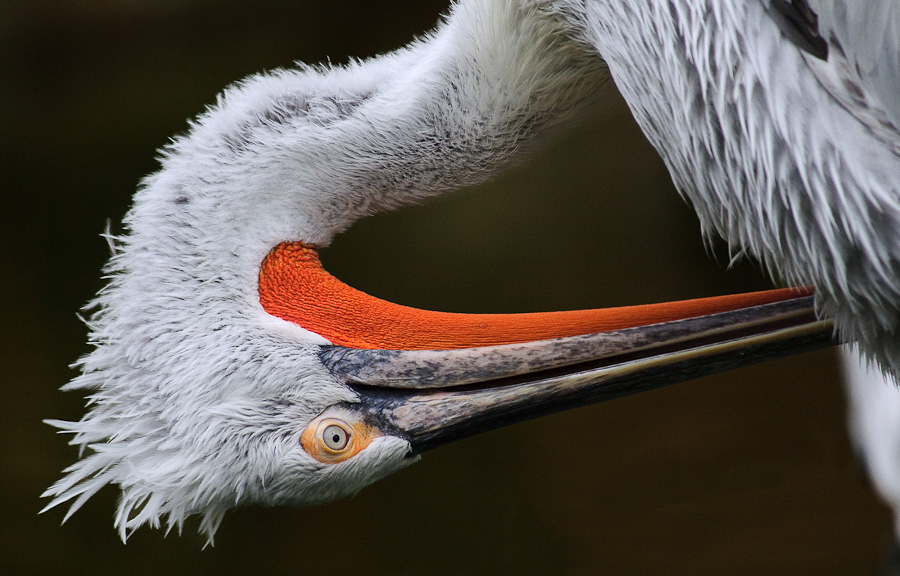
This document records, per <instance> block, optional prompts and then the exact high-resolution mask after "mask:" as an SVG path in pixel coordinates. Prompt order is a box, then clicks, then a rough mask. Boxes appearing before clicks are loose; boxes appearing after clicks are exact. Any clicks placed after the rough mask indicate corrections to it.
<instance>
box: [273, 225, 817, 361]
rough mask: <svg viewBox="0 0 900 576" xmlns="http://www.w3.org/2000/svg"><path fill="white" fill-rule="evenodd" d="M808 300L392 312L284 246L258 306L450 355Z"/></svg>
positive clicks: (349, 337) (370, 338) (773, 295)
mask: <svg viewBox="0 0 900 576" xmlns="http://www.w3.org/2000/svg"><path fill="white" fill-rule="evenodd" d="M803 293H806V292H801V291H798V290H796V289H783V290H769V291H765V292H752V293H748V294H735V295H731V296H716V297H712V298H699V299H695V300H683V301H680V302H667V303H662V304H646V305H641V306H623V307H618V308H603V309H593V310H571V311H565V312H537V313H523V314H459V313H452V312H434V311H431V310H419V309H417V308H411V307H409V306H401V305H398V304H393V303H391V302H387V301H385V300H381V299H379V298H375V297H373V296H369V295H368V294H366V293H364V292H361V291H359V290H356V289H354V288H351V287H350V286H348V285H346V284H344V283H343V282H341V281H340V280H338V279H337V278H335V277H334V276H332V275H331V274H329V273H328V272H326V271H325V269H324V268H323V267H322V263H321V262H320V261H319V254H318V252H317V251H316V248H315V247H314V246H311V245H308V244H304V243H302V242H293V243H291V242H284V243H282V244H279V245H278V246H276V247H275V248H273V249H272V251H271V252H269V254H268V255H267V256H266V258H265V260H263V263H262V266H261V269H260V274H259V299H260V303H261V304H262V306H263V308H264V309H265V310H266V312H268V313H269V314H271V315H273V316H277V317H278V318H281V319H283V320H287V321H289V322H293V323H295V324H297V325H299V326H301V327H302V328H305V329H306V330H309V331H310V332H314V333H316V334H319V335H320V336H322V337H324V338H326V339H328V340H329V341H330V342H331V343H332V344H336V345H339V346H346V347H348V348H367V349H384V350H451V349H458V348H474V347H480V346H494V345H500V344H514V343H520V342H531V341H536V340H547V339H551V338H562V337H566V336H577V335H581V334H593V333H598V332H609V331H613V330H621V329H623V328H632V327H636V326H646V325H649V324H658V323H662V322H670V321H673V320H683V319H686V318H692V317H697V316H705V315H709V314H716V313H719V312H728V311H731V310H737V309H739V308H744V307H748V306H755V305H760V304H768V303H771V302H779V301H782V300H786V299H788V298H793V297H797V296H798V295H801V294H803Z"/></svg>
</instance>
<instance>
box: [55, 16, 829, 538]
mask: <svg viewBox="0 0 900 576" xmlns="http://www.w3.org/2000/svg"><path fill="white" fill-rule="evenodd" d="M578 17H579V14H578V13H577V12H572V13H566V14H565V17H563V16H561V15H559V14H556V13H554V12H552V11H549V10H546V9H545V8H544V7H543V6H542V5H541V4H540V3H535V4H527V3H519V2H514V1H500V2H487V1H474V2H468V3H465V4H463V5H458V6H456V7H455V8H454V10H453V11H452V13H451V15H450V16H449V17H448V18H447V20H446V21H445V22H444V23H443V24H442V25H441V26H440V27H439V28H438V30H437V31H436V32H434V33H433V34H431V35H429V36H427V37H425V38H423V39H422V40H420V41H417V42H415V43H413V44H411V45H410V46H408V47H406V48H404V49H401V50H399V51H397V52H394V53H391V54H387V55H384V56H381V57H378V58H375V59H372V60H368V61H365V62H354V63H351V64H349V65H347V66H344V67H329V68H300V69H296V70H281V71H276V72H273V73H270V74H265V75H258V76H254V77H251V78H249V79H247V80H245V81H243V82H241V83H239V84H237V85H235V86H233V87H231V88H229V89H228V90H226V91H225V92H224V94H223V95H222V96H221V97H220V98H219V100H218V102H217V103H216V105H214V106H213V107H211V108H210V109H209V110H208V111H207V112H206V113H204V114H203V115H202V116H201V117H200V118H199V119H197V120H196V121H195V122H194V123H193V124H192V125H191V128H190V131H189V133H187V134H186V135H185V136H183V137H179V138H177V139H176V140H174V141H173V142H172V144H171V145H169V146H168V147H166V148H165V149H164V150H163V152H162V156H161V167H160V169H159V171H158V172H156V173H155V174H153V175H151V176H150V177H148V178H147V179H145V181H144V182H143V183H142V185H141V186H140V189H139V190H138V192H137V194H136V195H135V198H134V204H133V207H132V208H131V210H130V211H129V213H128V215H127V216H126V218H125V228H126V233H125V234H123V235H121V236H119V237H115V238H111V242H112V244H113V251H114V254H113V256H112V258H111V260H110V262H109V264H108V265H107V268H106V275H107V277H108V279H109V280H108V285H107V286H106V287H105V288H104V289H102V290H101V291H100V293H99V295H98V296H97V298H96V299H95V300H94V301H93V303H92V304H90V305H89V308H90V310H91V312H90V317H89V320H88V325H89V329H90V332H91V342H92V343H93V345H94V349H93V351H92V352H90V353H89V354H88V355H87V356H85V357H84V358H82V359H81V360H80V361H79V362H78V365H77V366H78V368H79V370H80V374H79V375H78V376H77V377H76V378H74V379H73V380H72V381H71V382H70V383H69V384H68V385H66V386H65V389H67V390H86V391H88V392H89V402H88V410H87V413H86V415H85V416H84V417H83V418H82V419H81V420H80V421H78V422H63V421H52V422H51V423H52V424H53V425H55V426H57V427H59V428H60V429H61V430H63V431H64V432H67V433H71V434H73V439H72V443H73V444H75V445H77V446H79V447H80V449H81V450H82V451H83V452H84V455H83V458H82V459H81V460H79V461H78V462H77V463H75V464H74V465H72V466H71V467H69V468H68V469H67V470H66V471H65V473H66V475H65V476H64V477H63V478H62V479H61V480H60V481H59V482H57V483H56V484H55V485H54V486H53V487H51V488H50V489H49V490H48V491H47V493H46V496H49V497H52V501H51V502H50V504H49V505H48V508H50V507H54V506H57V505H59V504H61V503H64V502H70V508H69V514H71V513H73V512H74V511H75V510H77V509H78V508H79V507H80V506H82V505H83V504H84V503H85V501H87V500H88V499H89V498H90V497H91V496H92V495H93V494H94V493H96V492H97V491H98V490H99V489H101V488H102V487H103V486H105V485H107V484H113V485H117V486H118V487H119V488H120V489H121V491H122V497H121V499H120V502H119V507H118V512H117V514H116V521H115V522H116V526H117V527H118V529H119V531H120V533H121V535H122V537H123V539H124V538H125V537H126V535H127V533H128V532H129V531H130V530H132V529H134V528H136V527H138V526H141V525H143V524H149V525H151V526H158V525H159V524H160V523H161V522H164V523H166V524H167V525H168V527H169V528H172V527H177V528H179V529H180V528H181V527H182V524H183V522H184V520H185V518H187V517H188V516H190V515H200V516H201V530H202V531H204V532H205V533H206V534H208V535H209V537H210V538H211V537H212V535H213V533H214V532H215V531H216V528H217V526H218V525H219V523H220V521H221V519H222V517H223V514H224V512H225V511H226V510H227V509H229V508H232V507H234V506H239V505H243V504H248V503H262V504H266V505H282V504H289V505H306V504H313V503H319V502H324V501H327V500H331V499H334V498H339V497H342V496H346V495H349V494H352V493H354V492H356V491H358V490H360V489H361V488H362V487H364V486H366V485H367V484H369V483H371V482H374V481H376V480H378V479H379V478H382V477H384V476H386V475H388V474H391V473H392V472H395V471H397V470H399V469H401V468H403V467H405V466H408V465H409V464H411V463H413V462H415V461H416V460H417V459H418V457H419V455H420V454H421V453H423V452H425V451H427V450H429V449H432V448H435V447H437V446H440V445H443V444H445V443H447V442H450V441H452V440H455V439H457V438H461V437H465V436H470V435H472V434H476V433H479V432H482V431H485V430H489V429H492V428H495V427H497V426H500V425H503V424H507V423H511V422H516V421H520V420H524V419H527V418H532V417H535V416H538V415H541V414H545V413H549V412H553V411H557V410H562V409H566V408H570V407H573V406H577V405H581V404H585V403H589V402H595V401H598V400H601V399H605V398H612V397H616V396H621V395H623V394H628V393H632V392H635V391H640V390H643V389H648V388H652V387H656V386H660V385H663V384H666V383H669V382H673V381H678V380H684V379H686V378H690V377H693V376H697V375H701V374H704V373H708V372H710V371H715V370H721V369H725V368H728V367H731V366H734V365H737V364H740V363H745V362H746V361H747V360H748V359H749V358H751V357H752V358H763V357H766V356H767V355H777V354H784V353H788V352H795V351H799V350H801V349H806V348H809V347H815V346H821V345H823V344H824V343H826V342H827V341H828V340H829V338H830V326H829V324H828V323H827V322H818V321H817V320H816V318H815V314H814V311H813V308H812V304H811V298H810V297H809V296H808V295H805V294H803V293H797V292H792V291H775V292H767V293H760V294H754V295H742V296H734V297H721V298H713V299H707V300H700V301H689V302H683V303H675V304H664V305H654V306H638V307H633V308H626V309H614V310H593V311H575V312H562V313H547V314H525V315H512V316H504V315H486V316H469V315H463V314H442V313H436V312H429V311H421V310H414V309H410V308H406V307H402V306H398V305H394V304H390V303H387V302H384V301H381V300H378V299H376V298H373V297H371V296H368V295H366V294H363V293H361V292H358V291H356V290H354V289H352V288H350V287H349V286H346V285H344V284H342V283H341V282H340V281H338V280H337V279H336V278H334V277H332V276H330V275H329V274H328V273H327V272H326V271H325V270H324V268H323V267H322V265H321V263H320V261H319V258H318V253H317V249H318V248H319V247H322V246H327V245H328V244H329V242H330V241H331V240H332V238H333V237H334V236H335V235H336V234H338V233H339V232H341V231H342V230H344V229H346V228H347V227H348V226H349V225H350V224H352V223H353V222H354V221H356V220H357V219H359V218H361V217H364V216H366V215H369V214H372V213H374V212H378V211H382V210H387V209H392V208H395V207H398V206H400V205H403V204H408V203H412V202H417V201H420V200H423V199H425V198H427V197H430V196H434V195H437V194H441V193H444V192H448V191H450V190H453V189H457V188H460V187H463V186H466V185H469V184H472V183H476V182H480V181H483V180H484V179H486V178H487V177H488V176H490V175H491V174H493V173H495V172H497V171H498V170H500V169H502V168H503V167H505V166H507V165H509V164H510V163H511V162H513V161H514V160H515V159H516V158H518V157H519V156H520V155H521V152H522V151H523V150H527V149H528V148H529V147H530V146H532V144H533V143H534V142H536V141H537V140H538V139H539V137H540V135H541V134H544V133H546V131H548V130H549V129H552V128H553V127H554V126H556V125H558V124H559V123H561V122H563V121H564V120H566V119H567V118H570V117H572V116H574V115H576V114H577V113H578V112H579V111H580V110H582V109H583V108H584V107H586V106H588V105H590V104H591V103H593V102H595V99H596V95H597V94H598V93H600V92H601V91H602V90H603V89H604V88H605V86H606V85H607V84H608V81H609V78H608V71H607V69H606V66H605V64H604V63H603V61H602V60H600V59H599V58H597V56H596V54H595V52H594V51H593V48H592V47H591V46H589V45H588V44H586V43H584V42H582V41H580V40H579V39H578V35H577V34H574V33H573V26H574V23H575V22H577V20H578ZM792 346H794V348H792Z"/></svg>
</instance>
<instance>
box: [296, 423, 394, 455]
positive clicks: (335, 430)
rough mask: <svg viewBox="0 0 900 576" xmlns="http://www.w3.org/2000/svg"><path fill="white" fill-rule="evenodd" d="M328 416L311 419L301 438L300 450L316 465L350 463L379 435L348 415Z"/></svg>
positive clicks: (373, 429)
mask: <svg viewBox="0 0 900 576" xmlns="http://www.w3.org/2000/svg"><path fill="white" fill-rule="evenodd" d="M330 412H332V411H331V410H326V411H325V412H323V413H322V414H320V415H319V416H317V417H316V418H314V419H313V420H312V421H311V422H310V423H309V425H308V426H307V427H306V430H304V431H303V435H302V436H301V437H300V445H301V446H303V449H304V450H306V452H307V453H308V454H309V455H310V456H312V457H313V458H315V459H316V460H318V461H319V462H324V463H326V464H337V463H339V462H344V461H346V460H349V459H350V458H352V457H354V456H356V455H357V454H359V453H360V452H362V451H363V450H364V449H365V448H366V447H368V445H369V444H371V443H372V440H374V439H375V438H377V437H378V436H380V435H381V434H380V433H379V432H378V430H376V429H375V428H373V427H371V426H369V425H368V424H366V423H365V422H363V421H362V420H360V419H359V418H356V417H354V415H352V414H350V413H346V414H340V417H338V415H336V414H329V413H330Z"/></svg>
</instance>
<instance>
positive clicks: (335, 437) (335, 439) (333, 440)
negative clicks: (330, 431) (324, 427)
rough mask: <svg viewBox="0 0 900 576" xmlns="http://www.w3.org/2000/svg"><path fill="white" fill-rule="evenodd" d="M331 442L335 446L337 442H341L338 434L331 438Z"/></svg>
mask: <svg viewBox="0 0 900 576" xmlns="http://www.w3.org/2000/svg"><path fill="white" fill-rule="evenodd" d="M331 441H332V442H334V443H335V444H337V443H338V442H340V441H341V435H340V434H338V433H335V434H334V436H332V437H331Z"/></svg>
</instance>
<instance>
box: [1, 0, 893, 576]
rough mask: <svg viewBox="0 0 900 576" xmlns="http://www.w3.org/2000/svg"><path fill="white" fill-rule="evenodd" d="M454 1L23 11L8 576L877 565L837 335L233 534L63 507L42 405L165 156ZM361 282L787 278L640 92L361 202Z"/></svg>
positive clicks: (5, 492)
mask: <svg viewBox="0 0 900 576" xmlns="http://www.w3.org/2000/svg"><path fill="white" fill-rule="evenodd" d="M446 8H447V2H441V1H425V0H419V1H417V2H399V1H385V2H367V1H362V0H352V1H349V0H345V1H343V2H315V3H313V2H302V1H277V0H257V1H255V2H249V1H247V0H244V1H237V0H228V1H223V0H218V1H213V0H94V1H89V2H78V3H76V2H50V1H44V0H3V1H2V3H0V71H2V77H3V82H2V84H0V119H2V132H0V147H2V148H0V178H2V180H0V182H2V191H0V215H2V216H0V217H2V226H0V238H2V247H3V249H2V251H0V259H2V260H0V262H2V275H0V302H2V306H0V310H2V328H3V329H2V332H0V334H2V336H0V337H2V341H0V366H2V370H3V380H2V386H3V388H2V394H3V408H4V410H3V413H4V417H3V418H2V419H0V431H2V468H0V503H2V504H0V574H3V575H19V574H23V575H24V574H61V573H68V574H94V575H101V574H148V575H149V574H152V575H156V574H162V573H169V574H213V573H240V572H251V571H252V572H255V573H263V574H282V573H284V574H293V573H303V574H317V573H325V572H328V573H338V574H341V573H351V572H356V573H361V574H401V575H402V574H426V573H427V574H495V573H517V574H546V573H550V572H554V573H559V574H588V573H598V572H600V571H603V573H606V574H645V573H668V574H692V575H700V574H721V573H726V574H754V575H756V574H835V575H837V574H840V575H847V574H874V573H877V572H878V570H879V567H880V566H881V563H882V562H883V560H884V558H885V555H886V554H887V553H888V550H889V546H890V537H889V535H890V522H889V514H888V512H887V511H886V510H885V509H884V508H883V507H882V506H881V505H880V504H879V503H878V501H877V499H876V498H875V497H874V496H873V494H872V493H871V490H870V489H869V487H868V485H867V483H866V481H865V479H864V477H863V475H862V473H861V472H860V470H859V468H858V466H857V464H856V463H855V462H854V460H853V457H852V453H851V449H850V446H849V443H848V441H847V439H846V435H845V423H844V415H843V409H844V406H843V404H844V399H843V395H842V390H841V386H840V382H839V378H838V376H837V367H836V362H835V357H834V354H833V352H832V351H825V352H819V353H814V354H808V355H805V356H802V357H798V358H795V359H791V360H785V361H779V362H773V363H769V364H766V365H763V366H757V367H752V368H748V369H743V370H740V371H736V372H733V373H730V374H726V375H724V376H720V377H716V378H706V379H703V380H699V381H696V382H691V383H685V384H681V385H678V386H676V387H673V388H671V389H667V390H661V391H657V392H652V393H649V394H645V395H643V396H639V397H631V398H626V399H623V400H617V401H615V402H610V403H606V404H601V405H597V406H593V407H589V408H583V409H579V410H576V411H572V412H569V413H565V414H559V415H556V416H552V417H547V418H543V419H541V420H538V421H534V422H530V423H526V424H522V425H517V426H513V427H510V428H507V429H503V430H499V431H496V432H493V433H490V434H487V435H484V436H481V437H477V438H473V439H470V440H467V441H464V442H461V443H458V444H456V445H453V446H449V447H446V448H442V449H441V450H438V451H436V452H434V453H429V454H427V455H426V457H425V458H424V460H423V462H421V463H419V464H417V465H416V466H413V467H412V468H410V469H408V470H406V471H404V472H402V473H400V474H397V475H395V476H393V477H391V478H389V479H387V480H384V481H382V482H380V483H378V484H376V485H374V486H372V487H370V488H367V489H365V490H363V492H361V493H360V494H359V495H358V496H356V497H354V498H351V499H347V500H344V501H340V502H337V503H333V504H329V505H325V506H320V507H316V508H306V509H289V508H277V509H264V508H256V507H253V508H246V509H241V510H238V511H236V512H233V513H230V514H228V515H227V516H226V518H225V522H224V524H223V525H222V527H221V529H220V531H219V533H218V535H217V538H216V545H215V547H213V548H207V549H206V550H201V548H202V546H203V543H204V540H203V538H201V537H199V536H198V535H197V534H196V527H197V523H196V522H195V521H193V522H189V523H188V525H187V528H186V531H185V534H184V535H183V536H182V537H178V536H176V535H171V534H170V535H169V536H168V537H166V538H164V534H163V532H162V531H158V530H149V529H146V528H145V529H142V530H140V531H139V532H137V533H136V534H134V535H133V536H132V538H131V539H130V540H129V542H128V544H127V545H123V544H122V543H121V542H120V541H119V540H118V537H117V535H116V533H115V532H114V531H113V529H112V512H113V506H114V501H115V498H116V496H117V495H116V491H115V490H114V489H111V488H108V489H106V490H104V491H102V492H101V493H100V494H98V495H97V496H96V497H94V498H93V499H92V500H91V501H90V502H89V503H88V504H87V505H86V506H85V507H84V508H83V509H82V510H81V511H79V512H78V513H77V514H76V515H75V516H73V517H72V518H71V520H69V522H67V523H66V524H65V525H63V526H61V527H60V525H59V524H60V521H61V520H62V517H63V511H62V510H52V511H50V512H48V513H45V514H43V515H40V516H39V515H38V514H37V512H38V510H39V509H40V508H41V507H42V506H43V502H42V501H41V499H40V498H39V495H40V493H41V492H42V491H43V490H44V489H45V488H46V487H47V486H48V485H49V484H51V483H52V482H53V481H55V480H56V479H57V478H58V477H59V473H60V470H61V469H62V468H63V467H65V466H67V465H69V464H71V463H72V462H74V460H75V459H76V456H77V455H76V451H75V450H74V449H73V448H71V447H69V446H67V445H66V439H65V438H64V437H60V436H57V435H55V434H54V431H53V429H51V428H50V427H49V426H46V425H44V424H42V423H41V420H42V419H43V418H63V419H78V418H79V417H80V416H81V414H82V410H83V409H82V406H83V403H84V399H83V398H82V397H80V396H79V395H78V394H73V393H62V392H60V391H58V388H59V386H61V385H62V384H64V383H65V382H66V381H67V380H68V379H69V378H70V377H71V376H72V375H73V372H72V371H71V370H70V369H69V368H68V364H69V363H71V362H72V361H74V360H75V359H76V358H78V357H79V356H80V355H81V354H83V353H84V352H86V351H87V350H88V348H87V345H86V344H85V336H86V331H85V328H84V326H83V325H82V324H81V322H80V321H79V320H78V319H77V317H76V313H77V311H78V309H79V308H80V307H81V306H82V305H83V304H84V303H85V302H86V301H87V300H88V299H90V298H91V296H92V295H93V294H94V292H95V291H96V290H97V289H98V288H99V287H100V286H101V285H102V281H101V279H100V268H101V266H102V264H103V262H104V261H105V259H106V257H107V255H108V249H107V247H106V244H105V242H104V241H103V240H102V239H101V238H100V236H99V234H100V233H101V232H102V231H103V229H104V227H105V226H106V223H107V219H109V220H110V221H111V225H112V229H113V231H118V230H120V225H119V222H120V219H121V217H122V215H123V214H124V212H125V211H126V209H127V208H128V206H129V204H130V197H131V193H132V191H133V190H134V189H135V186H136V184H137V182H138V180H139V179H140V178H141V176H142V175H144V174H147V173H149V172H151V171H153V170H154V169H155V167H156V162H155V160H154V156H155V149H157V148H158V147H159V146H161V145H163V144H164V143H165V142H166V141H167V138H168V137H169V136H171V135H172V134H175V133H178V132H180V131H183V130H185V129H186V119H187V118H189V117H192V116H194V115H196V114H197V113H199V112H200V111H201V110H202V109H203V107H204V105H206V104H207V103H210V102H212V101H213V99H214V98H215V95H216V93H217V92H218V91H219V90H221V89H222V88H223V87H224V86H225V85H227V84H229V83H231V82H233V81H235V80H238V79H240V78H241V77H243V76H245V75H247V74H250V73H253V72H257V71H261V70H265V69H272V68H275V67H279V66H289V65H291V63H292V61H294V60H302V61H305V62H325V61H328V60H330V61H331V62H334V63H341V62H345V61H346V60H347V58H348V57H349V56H359V57H366V56H371V55H374V54H378V53H380V52H384V51H388V50H391V49H393V48H396V47H399V46H401V45H402V44H404V43H406V42H407V41H409V40H410V38H412V37H413V36H414V35H417V34H421V33H423V32H424V31H426V30H428V29H429V28H430V27H432V26H433V25H434V24H435V23H436V22H437V20H438V16H439V14H440V13H441V12H442V11H443V10H445V9H446ZM323 260H324V261H325V264H326V266H327V267H328V268H329V269H330V270H331V271H332V272H333V273H335V274H336V275H337V276H338V277H340V278H342V279H343V280H345V281H346V282H348V283H350V284H351V285H353V286H356V287H358V288H361V289H363V290H366V291H368V292H370V293H372V294H374V295H377V296H380V297H383V298H386V299H389V300H393V301H396V302H400V303H403V304H408V305H414V306H419V307H425V308H432V309H439V310H448V311H462V312H512V311H534V310H555V309H570V308H581V307H599V306H610V305H620V304H637V303H646V302H653V301H660V300H668V299H678V298H688V297H695V296H705V295H714V294H724V293H730V292H738V291H743V290H749V289H761V288H766V287H768V286H770V283H769V282H768V280H767V279H766V278H765V277H764V275H763V274H762V273H761V272H760V271H759V270H758V268H757V267H756V266H754V265H753V264H752V263H749V262H742V263H739V264H738V265H735V266H733V267H731V268H729V266H728V261H729V257H728V253H727V250H725V249H724V247H723V246H721V245H714V246H713V248H712V249H709V248H708V247H707V246H706V245H705V244H704V241H703V240H702V239H701V236H700V232H699V225H698V223H697V221H696V219H695V217H694V216H693V213H692V211H691V210H690V208H689V207H688V206H687V205H686V204H685V203H684V202H683V201H682V200H681V199H680V198H679V197H678V195H677V193H676V192H675V190H674V189H673V188H672V185H671V183H670V181H669V178H668V175H667V173H666V171H665V168H664V167H663V165H662V164H661V162H660V161H659V159H658V158H657V157H656V155H655V154H654V152H653V150H652V149H651V148H650V147H649V145H648V144H647V142H646V141H645V140H644V138H643V136H642V135H641V134H640V132H639V131H638V129H637V128H636V126H635V125H634V123H633V121H632V120H631V118H630V116H629V114H628V111H627V108H626V107H625V106H624V104H623V103H622V101H621V100H620V99H619V98H618V97H617V96H612V97H610V99H609V101H608V102H607V103H606V104H605V106H603V107H601V109H599V110H598V113H597V114H596V116H595V117H593V118H591V119H589V120H587V121H585V122H584V123H582V124H581V125H579V126H574V127H572V128H571V129H569V130H567V131H565V132H564V133H562V134H560V135H559V136H558V137H556V138H555V139H554V140H553V141H551V142H548V145H547V146H546V148H545V149H544V150H543V151H542V152H540V153H538V154H536V155H534V156H533V157H532V158H531V160H530V161H529V162H528V163H527V164H526V165H524V166H522V167H521V168H518V169H515V170H512V171H510V172H509V173H507V174H504V175H502V176H500V177H499V178H497V179H496V181H494V182H492V183H491V184H490V185H485V186H482V187H478V188H477V189H470V190H463V191H461V192H460V193H458V194H456V195H454V196H452V197H447V198H442V199H438V200H436V201H433V202H431V203H429V204H428V205H426V206H421V207H414V208H408V209H404V210H402V211H399V212H397V213H392V214H385V215H381V216H378V217H375V218H370V219H368V220H366V221H363V222H360V223H359V224H358V225H356V226H355V227H354V228H352V229H351V230H350V231H349V232H347V233H346V234H344V235H342V236H340V237H339V238H338V239H337V240H336V241H335V243H334V245H333V246H332V247H331V248H329V249H327V250H326V251H324V252H323Z"/></svg>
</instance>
